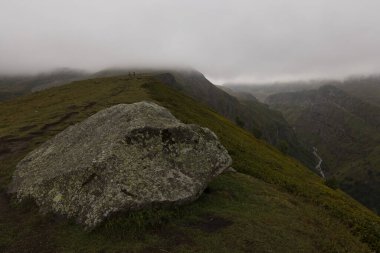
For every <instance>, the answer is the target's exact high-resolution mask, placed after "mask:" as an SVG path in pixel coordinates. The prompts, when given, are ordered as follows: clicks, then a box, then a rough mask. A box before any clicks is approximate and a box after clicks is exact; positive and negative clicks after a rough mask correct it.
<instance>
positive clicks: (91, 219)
mask: <svg viewBox="0 0 380 253" xmlns="http://www.w3.org/2000/svg"><path fill="white" fill-rule="evenodd" d="M230 165H231V158H230V156H229V155H228V153H227V151H226V149H225V148H224V147H223V146H222V145H221V144H220V142H219V141H218V138H217V136H216V135H215V134H214V133H213V132H211V131H210V130H209V129H207V128H202V127H199V126H197V125H185V124H183V123H181V122H180V121H179V120H177V119H176V118H175V117H174V116H173V115H172V114H171V113H170V112H169V111H168V110H167V109H165V108H163V107H160V106H158V105H156V104H153V103H148V102H140V103H135V104H130V105H127V104H120V105H116V106H113V107H110V108H108V109H105V110H102V111H100V112H98V113H96V114H94V115H93V116H91V117H89V118H88V119H86V120H85V121H83V122H81V123H79V124H76V125H74V126H71V127H69V128H67V129H66V130H64V131H63V132H61V133H60V134H58V135H57V136H55V137H54V138H52V139H51V140H49V141H47V142H46V143H44V144H42V145H41V146H40V147H39V148H37V149H36V150H34V151H32V152H31V153H29V154H28V155H27V156H26V157H25V158H24V159H23V160H22V161H21V162H20V163H19V164H18V165H17V169H16V171H15V173H14V176H13V181H12V183H11V186H10V191H11V192H13V193H15V194H16V195H17V198H18V199H20V200H22V199H25V198H32V199H34V200H35V201H36V203H37V205H38V206H39V207H40V209H41V211H43V212H54V213H58V214H62V215H65V216H68V217H72V218H76V219H77V220H78V222H79V223H82V224H84V225H85V226H87V227H89V228H92V227H94V226H96V225H97V224H99V223H100V222H102V221H103V220H104V219H105V218H106V217H108V216H109V215H111V214H112V213H115V212H120V211H128V210H139V209H143V208H147V207H151V206H152V205H154V206H162V205H180V204H184V203H188V202H191V201H194V200H195V199H197V198H198V197H199V196H200V195H201V193H202V192H203V190H204V189H205V188H206V187H207V184H208V183H209V182H210V180H212V179H213V178H214V177H216V176H217V175H219V174H220V173H221V172H223V171H224V170H225V169H227V168H229V167H230Z"/></svg>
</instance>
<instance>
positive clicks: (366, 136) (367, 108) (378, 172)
mask: <svg viewBox="0 0 380 253" xmlns="http://www.w3.org/2000/svg"><path fill="white" fill-rule="evenodd" d="M266 102H267V103H268V104H270V106H271V107H272V108H275V109H278V110H280V111H282V112H283V113H284V115H285V117H286V118H287V119H288V121H289V123H290V124H291V125H292V126H294V127H295V130H296V133H297V136H298V137H299V138H300V139H301V140H303V141H305V142H306V143H309V144H310V145H313V146H315V147H317V148H318V152H319V154H320V156H321V157H322V159H323V161H324V165H325V169H326V171H325V174H326V175H327V177H328V178H331V177H336V178H337V179H338V180H339V181H340V182H341V183H340V185H341V188H342V189H343V190H345V191H346V192H348V193H349V194H350V195H352V196H353V197H354V198H356V199H358V200H359V201H361V202H362V203H364V204H365V205H367V206H368V207H370V208H372V209H374V210H377V211H380V159H379V158H380V107H377V106H375V105H372V104H370V103H366V102H364V101H362V100H360V99H358V98H356V97H354V96H351V95H349V94H347V93H346V92H344V91H342V90H341V89H338V88H336V87H334V86H330V85H328V86H322V87H320V88H319V89H317V90H306V91H299V92H289V93H279V94H274V95H271V96H269V97H268V98H267V100H266ZM326 165H327V168H326Z"/></svg>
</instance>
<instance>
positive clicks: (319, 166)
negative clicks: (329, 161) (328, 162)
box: [313, 147, 325, 179]
mask: <svg viewBox="0 0 380 253" xmlns="http://www.w3.org/2000/svg"><path fill="white" fill-rule="evenodd" d="M313 154H314V156H315V157H316V158H317V159H318V163H317V165H316V166H315V169H316V170H317V171H319V174H321V177H322V178H323V179H325V173H324V172H323V170H322V168H321V165H322V162H323V160H322V158H321V157H320V156H319V155H318V149H317V148H316V147H313Z"/></svg>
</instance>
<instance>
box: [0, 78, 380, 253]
mask: <svg viewBox="0 0 380 253" xmlns="http://www.w3.org/2000/svg"><path fill="white" fill-rule="evenodd" d="M141 100H151V101H155V102H156V103H159V104H160V105H162V106H165V107H167V108H168V109H169V110H170V111H171V112H172V113H173V114H174V115H175V116H176V117H177V118H179V119H180V120H182V121H183V122H185V123H196V124H199V125H201V126H204V127H208V128H210V129H211V130H213V131H214V132H215V133H216V134H217V135H218V136H219V138H220V140H221V142H222V143H223V145H224V146H225V147H226V148H227V149H228V151H229V153H230V155H231V156H232V158H233V161H234V164H233V167H234V168H235V169H236V170H237V171H238V173H231V172H228V173H225V174H223V175H221V176H220V177H218V178H217V179H216V180H214V181H213V182H212V183H211V184H210V185H209V187H208V189H207V191H206V192H205V193H204V194H203V195H202V196H201V198H200V199H199V200H197V201H196V202H194V203H192V204H190V205H187V206H183V207H181V208H169V209H159V210H156V209H152V210H146V211H143V212H133V213H121V214H119V215H117V216H115V217H113V218H111V219H109V220H108V221H106V222H105V223H103V224H102V225H101V226H100V227H99V228H97V229H96V230H94V231H83V228H82V227H80V226H79V225H76V224H75V222H74V221H70V220H67V219H65V218H64V217H56V216H54V215H42V214H39V213H38V209H37V208H36V207H35V206H34V205H33V203H32V202H31V203H15V201H14V200H13V199H12V198H11V197H10V196H8V195H7V194H6V193H5V192H6V188H7V185H8V183H9V182H10V180H11V175H12V172H13V170H14V168H15V165H16V164H17V163H18V161H20V159H22V157H23V156H25V154H26V153H27V152H28V151H30V150H32V149H34V148H35V147H36V146H38V145H39V144H41V143H42V142H44V141H46V140H47V139H49V138H51V137H52V136H54V135H55V134H56V133H58V132H59V131H62V130H63V129H64V128H66V127H67V126H69V125H71V124H74V123H76V122H79V121H81V120H83V119H85V118H86V117H88V116H90V115H92V114H94V113H95V112H97V111H99V110H101V109H103V108H106V107H109V106H111V105H115V104H119V103H132V102H137V101H141ZM0 147H1V148H0V150H1V152H0V159H1V160H0V161H1V162H0V185H1V194H0V251H1V252H373V251H379V250H380V218H379V217H378V216H377V215H375V214H374V213H372V212H371V211H369V210H368V209H366V208H365V207H363V206H362V205H361V204H359V203H358V202H356V201H355V200H353V199H352V198H350V197H349V196H348V195H346V194H345V193H344V192H342V191H340V190H339V189H337V190H333V189H330V188H329V187H327V186H326V185H325V184H324V182H323V180H322V179H321V178H319V177H318V176H317V175H315V174H314V173H312V172H311V171H310V170H308V169H307V168H306V167H304V166H303V165H302V164H300V163H299V162H298V161H296V160H295V159H293V158H291V157H288V156H286V155H284V154H283V153H281V152H279V151H278V150H277V149H275V148H273V147H271V146H270V145H268V144H267V143H266V142H264V141H261V140H258V139H257V138H255V137H254V136H253V135H252V134H251V133H249V132H247V131H245V130H243V129H242V128H240V127H238V126H237V125H236V124H234V123H233V122H232V121H230V120H227V119H226V118H224V117H223V116H221V115H220V114H218V113H216V112H215V111H214V110H212V109H210V108H208V107H207V106H205V104H202V103H199V102H196V101H195V100H194V99H192V98H190V97H188V96H186V95H184V94H182V93H181V92H178V91H176V90H174V89H172V88H170V87H168V86H166V85H165V84H164V83H163V82H161V81H158V80H157V79H155V78H154V77H152V76H149V75H138V76H137V77H135V78H130V77H112V78H98V79H92V80H85V81H78V82H74V83H71V84H68V85H64V86H61V87H55V88H51V89H48V90H44V91H40V92H36V93H32V94H29V95H26V96H22V97H18V98H16V99H13V100H10V101H7V102H3V103H0Z"/></svg>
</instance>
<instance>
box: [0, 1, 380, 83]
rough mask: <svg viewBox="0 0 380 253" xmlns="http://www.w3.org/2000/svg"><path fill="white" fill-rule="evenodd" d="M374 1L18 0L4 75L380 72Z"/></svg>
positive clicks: (2, 42) (8, 29)
mask: <svg viewBox="0 0 380 253" xmlns="http://www.w3.org/2000/svg"><path fill="white" fill-rule="evenodd" d="M379 9H380V2H379V1H374V0H362V1H357V0H320V1H311V0H310V1H309V0H306V1H299V0H267V1H236V0H235V1H232V0H230V1H227V0H208V1H200V0H199V1H196V0H192V1H190V0H182V1H174V0H146V1H121V0H113V1H110V0H108V1H106V0H92V1H90V0H84V1H74V0H66V1H58V0H49V1H48V0H29V1H27V0H12V1H2V2H1V3H0V31H1V36H0V73H3V74H4V73H8V74H12V73H23V72H27V73H35V72H40V71H46V70H49V69H54V68H60V67H70V68H80V69H87V70H91V71H95V70H99V69H102V68H108V67H135V66H138V67H139V66H147V67H152V66H153V67H171V66H181V67H183V66H191V67H193V68H196V69H198V70H200V71H202V72H203V73H205V74H206V75H207V76H208V77H210V78H211V79H212V80H214V81H216V82H218V83H222V82H226V81H234V82H265V81H276V80H294V79H305V78H339V77H343V76H347V75H352V74H367V73H378V72H379V69H380V50H379V45H380V18H379V15H378V10H379Z"/></svg>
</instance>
